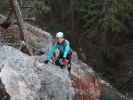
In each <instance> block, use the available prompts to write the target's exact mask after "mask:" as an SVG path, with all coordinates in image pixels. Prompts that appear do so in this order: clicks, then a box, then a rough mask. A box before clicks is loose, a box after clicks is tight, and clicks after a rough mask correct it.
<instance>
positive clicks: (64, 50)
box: [48, 40, 72, 60]
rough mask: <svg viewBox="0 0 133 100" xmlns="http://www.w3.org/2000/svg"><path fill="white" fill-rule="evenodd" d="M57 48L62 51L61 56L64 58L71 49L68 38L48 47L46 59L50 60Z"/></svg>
mask: <svg viewBox="0 0 133 100" xmlns="http://www.w3.org/2000/svg"><path fill="white" fill-rule="evenodd" d="M57 49H59V50H60V52H61V53H63V58H66V57H67V55H68V54H69V53H70V52H71V51H72V49H71V47H70V43H69V41H68V40H65V41H64V42H63V43H62V44H59V43H56V44H54V45H52V46H51V47H50V50H49V52H48V60H51V59H52V57H53V55H54V53H55V52H56V50H57Z"/></svg>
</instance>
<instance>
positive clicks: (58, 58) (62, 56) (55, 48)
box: [45, 32, 72, 66]
mask: <svg viewBox="0 0 133 100" xmlns="http://www.w3.org/2000/svg"><path fill="white" fill-rule="evenodd" d="M56 39H57V40H56V42H55V44H53V45H52V46H51V47H50V49H49V52H48V56H47V60H46V61H45V63H46V64H47V63H48V62H51V63H55V64H57V65H60V66H64V65H67V64H68V63H70V60H71V54H72V49H71V47H70V43H69V41H68V40H66V39H65V38H64V34H63V32H58V33H57V34H56Z"/></svg>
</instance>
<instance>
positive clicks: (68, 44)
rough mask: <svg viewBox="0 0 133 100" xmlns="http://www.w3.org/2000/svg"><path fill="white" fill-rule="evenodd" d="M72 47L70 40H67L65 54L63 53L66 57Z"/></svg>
mask: <svg viewBox="0 0 133 100" xmlns="http://www.w3.org/2000/svg"><path fill="white" fill-rule="evenodd" d="M70 50H71V48H70V43H69V41H67V40H66V46H65V49H64V54H63V57H64V58H66V57H67V55H68V53H69V52H70Z"/></svg>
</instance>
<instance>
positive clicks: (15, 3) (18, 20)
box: [10, 0, 33, 55]
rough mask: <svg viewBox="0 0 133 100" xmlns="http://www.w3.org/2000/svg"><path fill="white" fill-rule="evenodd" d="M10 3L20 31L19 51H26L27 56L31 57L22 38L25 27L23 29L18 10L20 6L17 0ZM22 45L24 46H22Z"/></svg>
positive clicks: (21, 18) (11, 0)
mask: <svg viewBox="0 0 133 100" xmlns="http://www.w3.org/2000/svg"><path fill="white" fill-rule="evenodd" d="M10 3H11V7H12V9H13V12H14V14H15V16H16V19H17V23H18V26H19V30H20V40H21V41H22V46H21V48H20V49H21V50H22V51H23V49H24V50H26V53H27V54H29V55H33V53H32V50H31V49H30V48H29V46H28V44H26V39H25V37H24V34H25V31H26V29H25V27H24V20H23V16H22V13H21V10H20V6H19V3H18V1H17V0H10ZM23 43H24V44H23Z"/></svg>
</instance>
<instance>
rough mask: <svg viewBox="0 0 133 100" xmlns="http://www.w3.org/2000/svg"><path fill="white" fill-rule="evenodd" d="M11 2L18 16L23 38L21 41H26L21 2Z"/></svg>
mask: <svg viewBox="0 0 133 100" xmlns="http://www.w3.org/2000/svg"><path fill="white" fill-rule="evenodd" d="M10 2H11V6H12V9H13V11H14V13H15V16H16V18H17V22H18V26H19V30H20V39H21V41H25V38H24V33H25V27H24V20H23V17H22V13H21V10H20V7H19V4H18V2H17V0H10Z"/></svg>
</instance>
